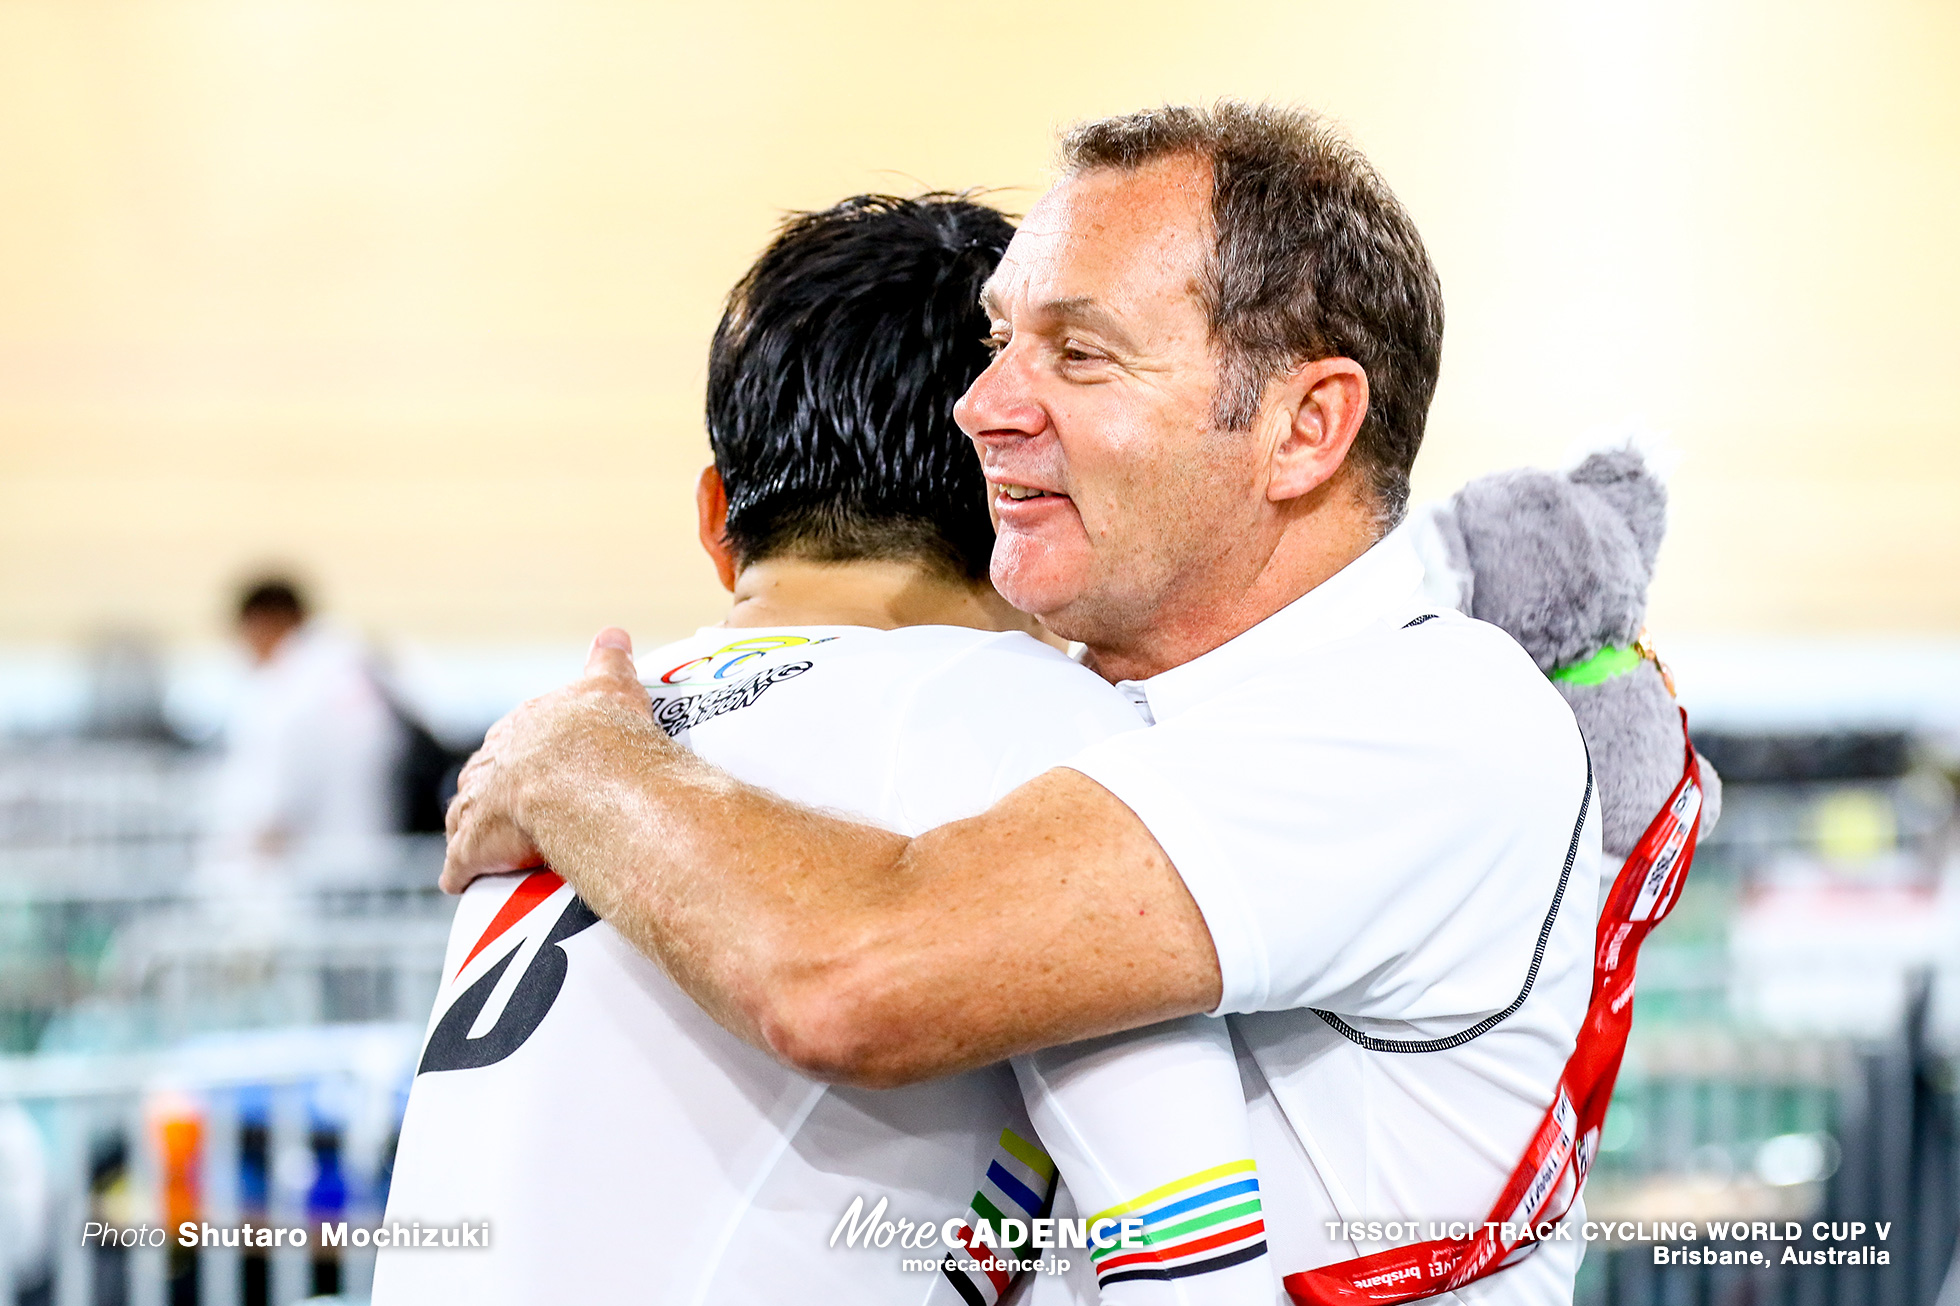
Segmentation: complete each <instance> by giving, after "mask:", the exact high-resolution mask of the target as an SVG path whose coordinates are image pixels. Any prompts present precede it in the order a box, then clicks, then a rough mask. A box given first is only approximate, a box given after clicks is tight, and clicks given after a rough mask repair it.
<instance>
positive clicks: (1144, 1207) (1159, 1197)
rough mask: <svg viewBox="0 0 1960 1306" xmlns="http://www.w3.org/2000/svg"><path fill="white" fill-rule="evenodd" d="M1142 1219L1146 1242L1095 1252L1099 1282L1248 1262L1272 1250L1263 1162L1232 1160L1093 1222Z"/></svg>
mask: <svg viewBox="0 0 1960 1306" xmlns="http://www.w3.org/2000/svg"><path fill="white" fill-rule="evenodd" d="M1126 1217H1127V1218H1129V1219H1132V1220H1136V1219H1141V1220H1142V1221H1143V1230H1142V1241H1143V1243H1144V1246H1143V1247H1142V1248H1140V1249H1139V1248H1135V1247H1128V1248H1126V1247H1121V1246H1117V1247H1103V1248H1098V1249H1096V1250H1095V1251H1093V1252H1091V1253H1090V1260H1091V1261H1093V1262H1094V1263H1095V1266H1096V1283H1097V1285H1098V1286H1099V1287H1103V1288H1107V1287H1108V1286H1109V1285H1110V1284H1112V1283H1123V1282H1125V1281H1127V1280H1130V1279H1186V1278H1190V1277H1191V1276H1193V1275H1197V1274H1210V1273H1212V1272H1213V1271H1216V1270H1224V1269H1229V1268H1230V1267H1232V1266H1234V1265H1243V1264H1244V1263H1245V1262H1247V1261H1250V1260H1256V1259H1258V1258H1259V1257H1261V1256H1264V1255H1265V1254H1266V1219H1265V1212H1264V1209H1263V1208H1262V1207H1261V1205H1260V1201H1259V1175H1258V1166H1257V1164H1256V1163H1254V1162H1253V1161H1250V1160H1245V1161H1228V1162H1226V1163H1225V1164H1224V1165H1215V1166H1213V1167H1211V1168H1210V1169H1209V1170H1200V1171H1198V1172H1197V1173H1196V1174H1191V1175H1186V1176H1185V1177H1184V1178H1182V1179H1174V1180H1172V1181H1171V1182H1170V1183H1167V1184H1163V1185H1160V1186H1159V1187H1156V1188H1153V1189H1151V1190H1150V1191H1149V1192H1147V1193H1144V1194H1142V1195H1141V1196H1139V1197H1134V1198H1131V1199H1130V1200H1129V1201H1127V1202H1124V1203H1122V1204H1121V1205H1118V1206H1112V1207H1110V1208H1109V1209H1108V1210H1106V1211H1099V1212H1097V1213H1096V1215H1095V1216H1094V1217H1093V1218H1092V1219H1091V1221H1090V1227H1091V1228H1093V1227H1094V1226H1095V1222H1096V1221H1097V1220H1118V1219H1123V1218H1126Z"/></svg>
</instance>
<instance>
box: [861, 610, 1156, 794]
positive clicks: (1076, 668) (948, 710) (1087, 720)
mask: <svg viewBox="0 0 1960 1306" xmlns="http://www.w3.org/2000/svg"><path fill="white" fill-rule="evenodd" d="M910 693H911V695H912V700H911V702H910V703H909V704H908V705H907V706H906V709H905V712H904V718H903V719H904V726H903V728H902V730H901V734H900V738H899V741H898V745H897V747H896V748H895V749H894V751H893V758H892V768H893V775H892V783H893V787H894V789H895V791H896V795H897V798H898V807H899V811H900V813H901V814H902V817H903V822H904V828H905V829H908V830H930V829H931V828H932V827H934V826H936V825H944V824H946V823H947V822H948V821H957V820H962V819H964V818H966V817H969V816H975V815H978V814H979V813H981V812H983V811H985V810H986V809H987V808H989V807H991V806H993V805H994V803H995V802H996V801H998V800H999V799H1001V798H1003V797H1005V796H1006V795H1007V794H1008V793H1010V792H1012V791H1013V790H1015V789H1017V788H1019V787H1020V786H1021V785H1023V784H1025V783H1026V782H1027V781H1029V780H1032V779H1034V778H1035V777H1036V776H1038V775H1040V774H1041V773H1042V772H1043V771H1047V770H1050V769H1051V768H1053V767H1057V766H1060V765H1061V764H1062V763H1064V762H1066V761H1068V760H1069V759H1070V758H1072V757H1074V756H1075V755H1076V754H1077V753H1079V752H1080V751H1081V750H1082V749H1084V748H1087V747H1088V746H1089V745H1091V744H1094V743H1098V742H1100V741H1102V740H1104V739H1108V738H1109V737H1111V736H1112V735H1117V734H1121V733H1123V732H1125V731H1129V730H1138V729H1141V728H1142V726H1143V721H1142V719H1141V718H1140V717H1138V716H1137V714H1136V710H1135V709H1134V708H1132V707H1131V706H1130V704H1129V701H1128V700H1127V699H1125V698H1124V697H1123V696H1122V695H1121V694H1119V693H1118V692H1117V691H1116V690H1115V689H1113V688H1111V687H1110V685H1109V684H1108V683H1107V682H1106V681H1104V680H1103V678H1102V677H1100V676H1098V675H1096V674H1095V673H1094V672H1093V671H1090V670H1088V669H1087V668H1085V667H1082V666H1080V665H1078V664H1077V663H1075V662H1072V661H1070V660H1069V659H1068V658H1066V657H1064V656H1063V655H1062V654H1060V653H1057V652H1056V651H1055V650H1054V649H1052V648H1049V647H1048V646H1047V645H1045V644H1040V643H1037V642H1036V641H1034V640H1033V639H1030V638H1028V637H1027V636H1025V635H1001V636H997V637H995V638H993V639H989V640H986V641H984V642H981V643H978V644H974V645H970V646H968V647H967V648H965V649H963V650H962V651H961V652H960V653H959V654H957V655H956V656H954V657H952V658H949V659H947V660H946V661H944V662H942V663H940V664H939V665H938V666H937V667H935V668H934V669H933V670H932V671H931V672H929V673H928V674H926V675H925V676H923V677H921V678H920V679H919V680H918V681H917V682H916V683H915V684H914V685H913V686H912V688H911V690H910Z"/></svg>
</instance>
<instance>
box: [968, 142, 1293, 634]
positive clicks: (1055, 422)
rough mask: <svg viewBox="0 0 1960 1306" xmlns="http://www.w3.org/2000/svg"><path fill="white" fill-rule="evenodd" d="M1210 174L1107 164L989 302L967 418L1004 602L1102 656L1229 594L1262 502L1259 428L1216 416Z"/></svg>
mask: <svg viewBox="0 0 1960 1306" xmlns="http://www.w3.org/2000/svg"><path fill="white" fill-rule="evenodd" d="M1210 205H1211V169H1210V166H1209V164H1208V163H1206V162H1205V161H1203V160H1200V159H1197V158H1193V157H1189V156H1176V157H1172V158H1167V159H1162V160H1159V161H1156V162H1153V163H1150V164H1148V165H1146V166H1144V167H1141V168H1138V169H1136V170H1134V171H1119V170H1115V169H1095V170H1091V171H1088V172H1085V173H1080V174H1077V175H1075V176H1072V177H1070V178H1068V179H1066V180H1064V181H1063V182H1062V183H1061V184H1060V185H1058V186H1056V187H1055V189H1054V190H1052V191H1050V192H1049V193H1048V194H1047V195H1045V196H1044V197H1043V198H1042V199H1041V201H1040V202H1039V203H1038V204H1036V205H1035V207H1034V209H1033V211H1032V212H1030V213H1029V214H1028V216H1027V220H1026V221H1025V222H1024V223H1022V225H1021V229H1020V231H1019V232H1018V233H1017V234H1016V235H1015V237H1014V241H1013V243H1012V244H1011V245H1010V246H1009V247H1008V250H1007V254H1006V256H1005V257H1004V258H1003V259H1002V260H1001V264H1000V267H999V269H998V270H997V271H996V272H995V274H994V276H993V279H992V280H991V281H990V282H989V283H988V288H987V293H986V297H985V304H986V309H987V314H988V318H989V320H990V322H991V324H992V333H993V343H994V345H995V348H996V350H997V351H998V352H997V354H996V357H995V358H994V361H993V364H992V365H991V366H990V367H988V369H987V370H986V371H985V372H984V373H982V374H981V376H980V378H979V379H978V380H976V381H975V382H974V383H973V386H972V388H971V389H969V390H968V391H967V392H966V395H965V397H964V398H962V399H961V400H960V402H959V405H958V407H957V408H956V409H955V410H954V412H955V417H956V418H957V420H958V422H959V424H960V428H961V429H962V430H964V431H965V432H966V433H967V435H968V436H969V437H971V438H972V440H973V442H974V444H975V446H976V447H977V448H978V450H979V453H980V458H981V463H982V465H983V466H984V468H985V470H986V476H987V482H988V489H989V494H990V500H989V502H990V507H991V509H992V512H993V515H994V520H995V525H996V527H997V528H998V531H999V536H998V539H997V540H996V542H995V545H994V554H993V569H992V570H993V580H994V584H995V586H996V587H997V588H998V589H999V590H1000V592H1001V594H1002V595H1004V596H1005V597H1006V598H1007V600H1008V601H1009V602H1010V603H1012V604H1014V606H1015V607H1017V608H1020V609H1021V610H1022V611H1024V612H1031V613H1034V614H1035V615H1037V616H1039V617H1041V618H1042V619H1043V620H1044V621H1045V622H1047V624H1048V625H1049V627H1050V628H1051V629H1053V630H1055V631H1056V632H1057V633H1059V634H1061V635H1063V636H1066V637H1068V638H1070V639H1078V640H1082V641H1084V642H1086V643H1088V644H1089V645H1091V647H1092V648H1094V647H1097V646H1105V647H1123V646H1127V645H1129V644H1130V643H1131V642H1132V641H1133V640H1134V639H1136V638H1138V637H1142V636H1146V635H1147V633H1148V632H1149V631H1150V629H1151V628H1152V627H1153V626H1154V625H1155V624H1156V623H1157V622H1158V621H1160V620H1161V619H1162V618H1163V614H1165V613H1167V612H1184V611H1190V610H1191V609H1192V608H1193V607H1194V606H1195V607H1196V608H1197V609H1200V610H1201V609H1203V608H1204V607H1206V606H1208V604H1209V603H1210V602H1213V601H1216V597H1217V595H1216V587H1217V584H1218V581H1219V577H1220V576H1221V575H1223V571H1222V569H1221V567H1220V561H1221V556H1220V555H1221V554H1222V553H1226V552H1230V551H1231V548H1230V544H1229V543H1228V541H1230V540H1233V539H1235V538H1239V537H1241V536H1242V535H1243V534H1244V528H1245V526H1246V525H1247V524H1248V522H1247V519H1248V517H1249V515H1250V514H1253V513H1256V512H1257V511H1258V509H1259V507H1260V506H1262V505H1263V495H1262V494H1261V492H1260V489H1259V476H1258V468H1257V465H1256V464H1257V461H1258V460H1257V457H1256V451H1255V446H1256V445H1257V444H1258V443H1259V442H1258V441H1257V440H1256V439H1255V438H1253V436H1252V435H1251V434H1250V433H1248V432H1220V431H1217V430H1215V429H1214V427H1213V423H1212V416H1211V413H1212V396H1213V392H1214V389H1215V387H1216V382H1217V365H1216V359H1215V357H1214V355H1213V351H1212V348H1211V345H1210V341H1209V338H1208V328H1207V322H1206V316H1205V306H1204V300H1203V278H1204V275H1205V269H1206V266H1207V264H1208V262H1209V260H1210V257H1211V241H1212V227H1211V215H1210Z"/></svg>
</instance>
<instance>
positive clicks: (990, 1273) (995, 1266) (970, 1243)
mask: <svg viewBox="0 0 1960 1306" xmlns="http://www.w3.org/2000/svg"><path fill="white" fill-rule="evenodd" d="M954 1236H955V1238H956V1239H957V1240H958V1242H959V1244H960V1246H961V1247H964V1248H965V1249H966V1252H967V1255H969V1256H971V1257H972V1258H973V1259H974V1260H976V1261H978V1262H979V1263H980V1272H981V1273H982V1274H984V1275H986V1276H987V1278H988V1279H989V1280H991V1281H992V1283H993V1285H994V1291H995V1292H997V1293H1000V1292H1006V1291H1007V1285H1008V1282H1009V1280H1008V1276H1007V1267H1006V1266H1004V1265H1002V1264H1001V1263H1000V1257H999V1256H998V1255H997V1254H996V1253H995V1251H994V1249H993V1248H991V1247H987V1249H986V1250H985V1251H984V1252H983V1251H981V1250H980V1249H981V1248H982V1247H985V1246H986V1244H984V1243H976V1242H974V1240H973V1228H972V1226H971V1225H965V1224H963V1225H961V1226H960V1231H959V1233H958V1234H956V1235H954Z"/></svg>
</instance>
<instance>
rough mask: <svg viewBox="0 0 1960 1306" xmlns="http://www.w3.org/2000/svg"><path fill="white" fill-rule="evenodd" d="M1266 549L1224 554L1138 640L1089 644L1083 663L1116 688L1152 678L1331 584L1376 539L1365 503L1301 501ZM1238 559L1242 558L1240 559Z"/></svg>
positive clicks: (1169, 601) (1162, 608) (1161, 609)
mask: <svg viewBox="0 0 1960 1306" xmlns="http://www.w3.org/2000/svg"><path fill="white" fill-rule="evenodd" d="M1300 508H1301V509H1303V511H1298V513H1297V515H1296V516H1295V517H1294V519H1293V520H1291V521H1289V522H1286V523H1285V524H1284V525H1283V526H1282V527H1281V529H1280V530H1279V531H1278V532H1277V533H1276V534H1275V535H1274V536H1272V537H1270V538H1269V539H1268V540H1266V541H1265V542H1264V543H1263V544H1259V545H1255V546H1253V547H1251V548H1250V549H1247V550H1236V549H1231V548H1229V547H1228V548H1225V549H1222V550H1221V552H1220V553H1219V554H1218V555H1217V561H1218V564H1219V565H1218V567H1217V568H1216V569H1215V570H1208V572H1207V574H1205V575H1204V576H1202V577H1199V578H1195V579H1196V583H1194V584H1193V585H1191V586H1189V587H1187V588H1185V589H1183V590H1181V591H1180V592H1179V593H1177V594H1174V595H1166V596H1165V601H1164V602H1162V603H1160V604H1159V605H1158V607H1157V609H1156V612H1155V614H1154V616H1153V618H1152V619H1151V620H1150V621H1149V622H1147V623H1145V624H1143V625H1142V626H1141V627H1140V628H1139V629H1137V630H1136V631H1135V632H1134V634H1133V635H1132V637H1130V638H1126V639H1120V640H1112V641H1110V642H1109V643H1106V644H1102V643H1098V642H1097V641H1095V640H1093V639H1091V640H1087V641H1085V644H1086V647H1085V648H1084V651H1083V655H1082V664H1083V665H1084V666H1086V667H1088V668H1089V669H1090V670H1092V671H1094V672H1095V673H1096V674H1097V675H1099V676H1101V677H1102V678H1103V679H1105V680H1107V681H1110V682H1111V683H1112V684H1113V683H1115V682H1116V681H1119V680H1147V679H1149V678H1150V677H1151V676H1155V675H1159V674H1161V673H1162V672H1165V671H1169V670H1170V669H1171V668H1172V667H1178V666H1183V665H1184V664H1185V663H1186V662H1189V661H1191V660H1192V659H1193V658H1196V657H1199V656H1202V655H1203V654H1206V653H1209V652H1211V651H1212V650H1213V649H1215V648H1217V647H1218V646H1219V645H1221V644H1225V643H1227V642H1229V641H1231V640H1233V639H1236V638H1237V637H1238V636H1240V635H1242V634H1244V633H1245V632H1246V631H1248V630H1251V629H1252V628H1253V627H1254V626H1256V625H1258V624H1259V623H1260V622H1262V621H1264V620H1265V619H1266V618H1268V617H1270V616H1272V615H1273V614H1274V613H1275V612H1278V611H1279V610H1280V609H1281V608H1284V607H1286V606H1287V605H1288V604H1290V603H1292V602H1293V601H1294V600H1296V599H1298V598H1300V597H1301V596H1302V595H1304V594H1307V593H1308V592H1310V591H1312V590H1314V589H1317V588H1318V587H1319V586H1320V585H1321V584H1322V583H1323V582H1325V581H1327V580H1330V579H1332V578H1333V577H1334V576H1335V575H1336V574H1337V573H1338V572H1340V571H1341V570H1342V569H1343V568H1345V567H1346V566H1347V565H1348V564H1349V563H1351V562H1353V561H1354V560H1355V559H1356V558H1359V557H1360V556H1361V555H1362V554H1364V553H1366V552H1367V551H1368V550H1369V549H1371V548H1373V547H1374V545H1375V543H1376V542H1377V540H1378V538H1379V537H1378V535H1377V533H1376V531H1377V527H1376V526H1375V518H1374V514H1373V513H1372V511H1371V510H1369V509H1368V508H1367V507H1366V506H1365V505H1359V506H1355V507H1346V508H1344V507H1342V506H1339V505H1330V504H1327V503H1325V502H1320V503H1312V504H1302V505H1300ZM1234 555H1236V556H1234Z"/></svg>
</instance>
